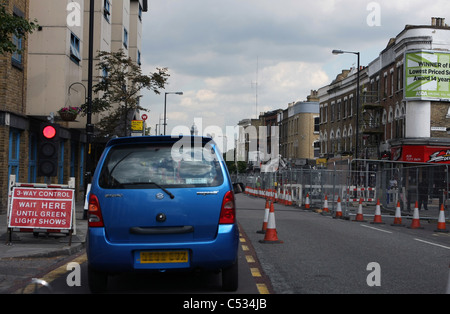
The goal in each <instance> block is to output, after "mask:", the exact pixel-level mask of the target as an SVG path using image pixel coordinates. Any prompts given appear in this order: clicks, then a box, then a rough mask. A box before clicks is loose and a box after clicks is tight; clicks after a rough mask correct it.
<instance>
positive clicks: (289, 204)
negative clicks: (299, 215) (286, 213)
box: [286, 191, 292, 206]
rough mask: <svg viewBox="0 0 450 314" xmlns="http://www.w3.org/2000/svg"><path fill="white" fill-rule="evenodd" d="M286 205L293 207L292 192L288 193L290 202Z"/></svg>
mask: <svg viewBox="0 0 450 314" xmlns="http://www.w3.org/2000/svg"><path fill="white" fill-rule="evenodd" d="M286 205H288V206H292V194H291V191H288V201H287V204H286Z"/></svg>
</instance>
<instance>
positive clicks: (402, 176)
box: [232, 160, 450, 220]
mask: <svg viewBox="0 0 450 314" xmlns="http://www.w3.org/2000/svg"><path fill="white" fill-rule="evenodd" d="M448 168H449V165H447V164H443V165H442V164H440V165H436V164H418V163H403V162H401V163H400V162H391V161H367V160H359V161H358V160H353V161H348V160H345V161H340V162H333V163H332V164H329V166H328V168H318V169H315V168H310V169H284V170H279V171H276V172H266V173H259V172H255V173H247V174H238V175H236V174H234V175H232V177H233V180H236V182H242V183H244V185H245V187H246V188H245V193H246V194H247V195H249V196H253V197H260V198H270V199H271V200H273V201H274V202H277V203H280V204H284V205H287V206H296V207H299V208H305V207H308V209H316V210H317V209H318V210H321V209H323V205H324V201H325V198H326V199H327V203H328V208H329V210H330V212H331V213H335V211H336V209H337V205H338V202H339V206H340V207H341V208H342V212H343V216H345V217H349V216H353V215H356V214H357V211H358V209H359V207H360V202H361V205H362V207H363V209H365V210H366V211H367V210H368V212H371V211H372V212H374V211H375V209H376V204H377V202H379V203H380V207H381V210H382V211H383V214H384V215H392V217H394V214H395V212H396V211H397V210H398V209H397V207H398V206H400V211H401V213H402V214H404V215H413V211H414V206H415V203H416V202H417V203H418V205H419V210H423V211H424V212H423V214H422V215H421V216H423V219H432V220H433V219H434V220H437V219H438V218H439V215H440V208H441V205H442V206H443V207H444V211H445V215H446V217H448V210H449V209H450V200H449V188H450V184H449V169H448Z"/></svg>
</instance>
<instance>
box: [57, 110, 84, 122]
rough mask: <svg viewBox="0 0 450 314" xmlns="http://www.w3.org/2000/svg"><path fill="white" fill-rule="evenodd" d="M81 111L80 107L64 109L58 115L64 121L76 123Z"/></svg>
mask: <svg viewBox="0 0 450 314" xmlns="http://www.w3.org/2000/svg"><path fill="white" fill-rule="evenodd" d="M80 111H81V108H79V107H64V108H61V109H59V110H58V114H59V116H60V117H61V119H62V120H63V121H75V119H76V118H77V116H78V113H79V112H80Z"/></svg>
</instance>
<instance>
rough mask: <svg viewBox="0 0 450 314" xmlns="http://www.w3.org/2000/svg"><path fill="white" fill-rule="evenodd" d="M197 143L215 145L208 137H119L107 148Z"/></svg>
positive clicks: (111, 141)
mask: <svg viewBox="0 0 450 314" xmlns="http://www.w3.org/2000/svg"><path fill="white" fill-rule="evenodd" d="M196 139H197V141H201V142H202V144H206V143H208V142H211V141H212V144H213V145H215V142H214V141H213V139H212V138H211V137H207V136H191V135H180V136H178V135H176V136H174V135H163V136H131V137H117V138H113V139H111V140H110V141H109V142H108V143H107V144H106V147H110V146H114V145H121V144H145V143H147V144H148V143H152V144H153V143H154V144H173V143H176V142H178V141H180V140H182V141H189V142H190V141H191V140H193V141H194V143H195V142H196Z"/></svg>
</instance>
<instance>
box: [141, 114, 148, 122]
mask: <svg viewBox="0 0 450 314" xmlns="http://www.w3.org/2000/svg"><path fill="white" fill-rule="evenodd" d="M141 118H142V120H144V121H145V120H147V119H148V116H147V115H146V114H145V113H144V114H143V115H142V117H141Z"/></svg>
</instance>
